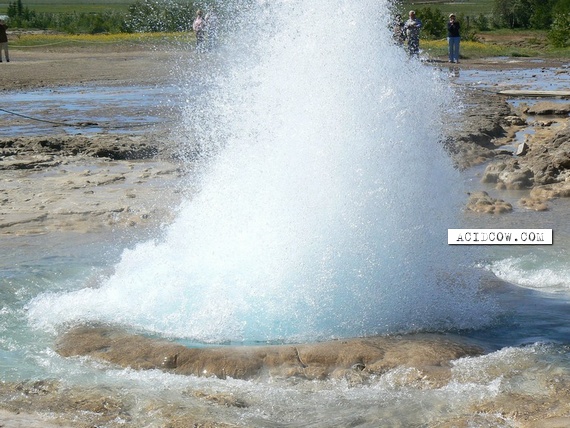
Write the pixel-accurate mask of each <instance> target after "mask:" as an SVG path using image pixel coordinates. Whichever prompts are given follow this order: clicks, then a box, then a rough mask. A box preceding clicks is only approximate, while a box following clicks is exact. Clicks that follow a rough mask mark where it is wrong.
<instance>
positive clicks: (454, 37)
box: [447, 13, 461, 64]
mask: <svg viewBox="0 0 570 428" xmlns="http://www.w3.org/2000/svg"><path fill="white" fill-rule="evenodd" d="M460 28H461V26H460V25H459V22H457V21H456V20H455V15H454V14H453V13H452V14H451V15H449V22H448V23H447V42H448V44H449V62H455V63H458V64H459V42H460V40H461V37H460V36H459V29H460Z"/></svg>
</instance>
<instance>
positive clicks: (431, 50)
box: [420, 40, 570, 59]
mask: <svg viewBox="0 0 570 428" xmlns="http://www.w3.org/2000/svg"><path fill="white" fill-rule="evenodd" d="M420 46H421V48H422V50H424V51H425V52H427V54H428V55H429V56H430V57H432V58H440V57H444V58H447V48H448V45H447V40H422V41H421V42H420ZM490 57H509V58H517V57H522V58H526V57H531V58H570V49H552V48H548V49H547V48H534V47H532V46H524V47H515V46H509V45H500V44H495V43H481V42H469V41H464V42H461V58H467V59H476V58H490Z"/></svg>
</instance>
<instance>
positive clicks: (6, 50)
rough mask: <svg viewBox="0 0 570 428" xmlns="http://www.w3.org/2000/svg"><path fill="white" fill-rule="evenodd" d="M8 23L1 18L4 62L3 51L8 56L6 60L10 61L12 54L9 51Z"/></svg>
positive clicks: (0, 59) (0, 34) (0, 54)
mask: <svg viewBox="0 0 570 428" xmlns="http://www.w3.org/2000/svg"><path fill="white" fill-rule="evenodd" d="M7 28H8V27H7V26H6V23H5V22H4V20H3V19H0V62H2V51H4V56H5V57H6V62H10V54H9V53H8V36H7V35H6V29H7Z"/></svg>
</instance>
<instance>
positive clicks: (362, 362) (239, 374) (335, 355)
mask: <svg viewBox="0 0 570 428" xmlns="http://www.w3.org/2000/svg"><path fill="white" fill-rule="evenodd" d="M56 350H57V352H58V353H59V354H60V355H62V356H64V357H70V356H80V355H81V356H90V357H92V358H96V359H99V360H104V361H108V362H110V363H113V364H117V365H119V366H122V367H131V368H133V369H139V370H140V369H165V367H164V364H163V363H164V355H177V364H176V367H172V368H168V370H169V371H171V372H173V373H177V374H182V375H195V376H205V377H208V376H214V377H218V378H221V379H224V378H226V377H231V378H239V379H254V378H256V379H259V378H265V377H267V376H271V377H298V378H303V379H309V380H323V379H327V378H334V377H338V376H339V375H340V376H347V375H348V373H350V372H352V374H359V376H362V377H361V379H362V380H364V379H366V378H367V377H369V376H372V375H375V374H382V373H385V372H387V371H389V370H391V369H394V368H396V367H400V366H405V367H415V368H416V369H418V370H419V371H421V372H422V373H423V375H422V376H424V377H425V378H426V379H429V378H430V376H431V374H432V373H435V374H436V375H437V376H436V377H437V382H436V380H435V379H434V384H435V383H437V384H439V383H440V382H441V379H442V370H441V369H442V368H445V371H447V370H449V368H450V367H451V366H450V361H451V360H455V359H457V358H461V357H464V356H469V355H480V354H481V353H482V350H481V349H480V348H478V347H476V346H472V345H468V344H464V343H460V342H454V341H451V340H448V339H442V338H441V337H438V336H429V335H417V336H414V335H412V336H404V337H397V338H395V337H375V338H365V339H350V340H345V341H330V342H322V343H313V344H299V345H275V346H251V347H248V346H241V347H229V346H228V347H211V348H186V347H184V346H182V345H178V344H175V343H171V342H168V341H164V340H156V339H150V338H146V337H144V336H140V335H134V334H129V333H127V332H125V331H123V330H119V329H115V328H112V327H106V326H101V327H93V326H81V327H76V328H73V329H71V330H70V331H68V332H67V333H65V334H64V335H62V336H61V337H60V339H59V340H58V344H57V347H56ZM354 367H357V369H355V368H354ZM432 368H437V369H434V370H432ZM351 376H352V375H351Z"/></svg>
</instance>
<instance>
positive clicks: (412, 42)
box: [404, 10, 422, 56]
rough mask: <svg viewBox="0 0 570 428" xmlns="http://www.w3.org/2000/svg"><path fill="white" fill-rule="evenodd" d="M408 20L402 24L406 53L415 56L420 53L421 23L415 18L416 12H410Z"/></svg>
mask: <svg viewBox="0 0 570 428" xmlns="http://www.w3.org/2000/svg"><path fill="white" fill-rule="evenodd" d="M408 16H409V19H408V20H407V21H406V22H405V23H404V31H405V33H406V39H407V41H408V53H409V54H410V56H417V55H419V53H420V29H421V28H422V21H420V20H419V19H418V18H416V12H414V11H413V10H410V13H409V14H408Z"/></svg>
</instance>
